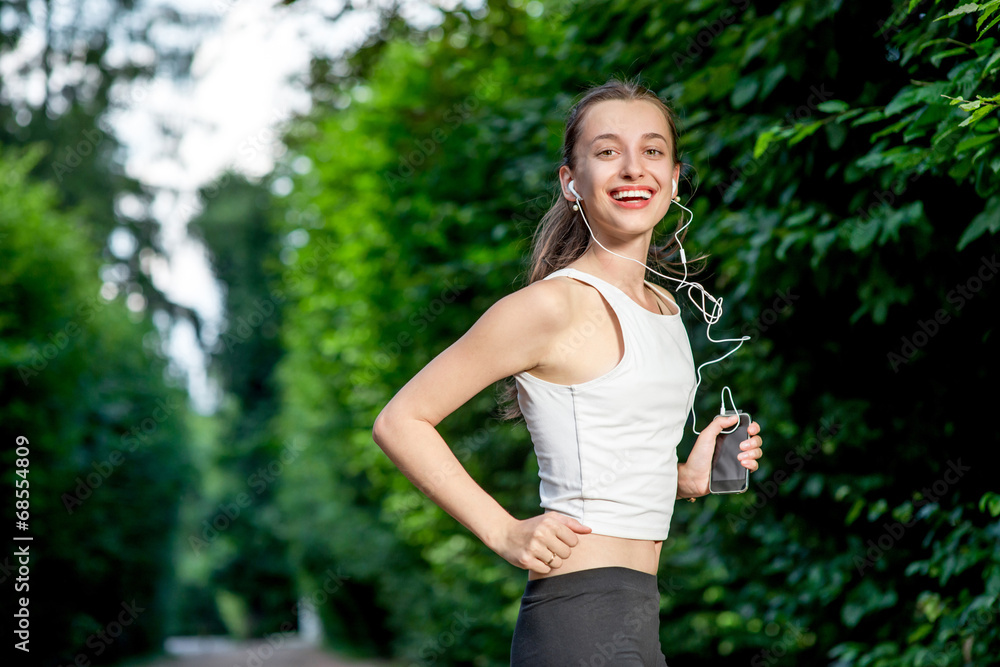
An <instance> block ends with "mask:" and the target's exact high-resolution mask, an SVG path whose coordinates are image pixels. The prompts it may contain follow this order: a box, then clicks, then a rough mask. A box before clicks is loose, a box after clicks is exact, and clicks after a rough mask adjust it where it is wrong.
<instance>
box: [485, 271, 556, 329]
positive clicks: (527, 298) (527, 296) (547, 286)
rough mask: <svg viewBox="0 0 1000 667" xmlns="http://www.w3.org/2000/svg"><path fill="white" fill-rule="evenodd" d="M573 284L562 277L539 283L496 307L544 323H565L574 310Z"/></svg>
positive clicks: (505, 298)
mask: <svg viewBox="0 0 1000 667" xmlns="http://www.w3.org/2000/svg"><path fill="white" fill-rule="evenodd" d="M573 282H574V281H572V280H565V279H562V278H561V277H559V276H556V277H553V278H551V279H548V280H536V281H535V282H533V283H531V284H529V285H525V286H524V287H522V288H521V289H519V290H516V291H514V292H511V293H510V294H508V295H507V296H505V297H503V298H501V299H500V300H499V301H497V303H496V304H495V305H494V308H498V307H499V309H502V310H503V311H505V312H508V313H510V314H511V315H513V316H517V317H525V318H531V319H535V320H538V321H540V322H542V323H544V322H551V323H556V322H565V321H566V320H567V318H568V317H569V316H570V315H571V314H572V311H573V300H574V292H575V290H574V286H573V285H572V284H571V283H573Z"/></svg>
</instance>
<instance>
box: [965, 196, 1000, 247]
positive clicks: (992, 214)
mask: <svg viewBox="0 0 1000 667" xmlns="http://www.w3.org/2000/svg"><path fill="white" fill-rule="evenodd" d="M998 229H1000V196H997V197H993V198H992V199H990V200H989V202H988V203H987V204H986V208H985V210H983V212H982V213H980V214H979V215H977V216H976V217H975V218H973V219H972V222H970V223H969V226H968V227H966V228H965V231H964V232H962V238H960V239H959V240H958V245H957V246H955V249H956V250H959V251H960V250H962V249H963V248H964V247H965V246H967V245H969V244H970V243H972V242H973V241H975V240H976V239H978V238H979V237H980V236H982V235H983V234H985V233H986V232H989V233H991V234H996V232H997V230H998Z"/></svg>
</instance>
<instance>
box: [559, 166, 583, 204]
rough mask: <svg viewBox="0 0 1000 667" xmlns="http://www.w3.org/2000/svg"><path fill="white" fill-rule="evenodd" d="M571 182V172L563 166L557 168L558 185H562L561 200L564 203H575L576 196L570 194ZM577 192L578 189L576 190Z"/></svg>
mask: <svg viewBox="0 0 1000 667" xmlns="http://www.w3.org/2000/svg"><path fill="white" fill-rule="evenodd" d="M572 182H573V172H571V171H570V170H569V167H567V166H566V165H563V166H561V167H559V183H560V184H561V185H562V193H563V198H564V199H565V200H566V201H571V202H576V196H574V195H573V193H572V192H570V189H569V184H570V183H572ZM577 191H578V192H579V189H578V190H577Z"/></svg>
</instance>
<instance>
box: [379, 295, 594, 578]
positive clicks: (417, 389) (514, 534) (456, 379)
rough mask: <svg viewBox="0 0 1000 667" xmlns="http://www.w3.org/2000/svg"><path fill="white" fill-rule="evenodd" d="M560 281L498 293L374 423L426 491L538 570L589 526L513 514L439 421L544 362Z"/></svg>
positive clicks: (554, 327)
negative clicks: (480, 480)
mask: <svg viewBox="0 0 1000 667" xmlns="http://www.w3.org/2000/svg"><path fill="white" fill-rule="evenodd" d="M565 289H566V288H565V286H560V285H559V284H557V283H556V282H554V281H545V282H536V283H533V284H532V285H529V286H528V287H526V288H524V289H522V290H519V291H517V292H515V293H513V294H511V295H509V296H507V297H504V298H503V299H501V300H500V301H498V302H497V303H496V304H494V305H493V306H492V307H491V308H490V309H489V310H488V311H486V313H484V314H483V316H482V317H481V318H480V319H479V321H478V322H476V324H475V325H473V326H472V328H471V329H469V331H468V332H467V333H466V334H465V335H464V336H462V337H461V338H460V339H459V340H458V341H456V342H455V343H454V344H453V345H451V346H450V347H449V348H448V349H446V350H445V351H444V352H442V353H441V354H439V355H438V356H437V357H436V358H434V359H433V360H432V361H431V362H430V363H429V364H427V366H425V367H424V368H423V370H421V371H420V372H419V373H417V375H415V376H414V377H413V379H411V380H410V381H409V382H408V383H407V384H406V385H405V386H404V387H403V388H402V389H400V390H399V392H398V393H397V394H396V395H395V396H394V397H393V399H392V400H391V401H390V402H389V403H388V404H387V405H386V406H385V408H383V409H382V412H381V413H380V414H379V416H378V418H377V419H376V420H375V424H374V428H373V430H372V437H373V438H374V440H375V442H376V443H377V444H378V446H379V447H381V448H382V450H383V451H384V452H385V453H386V455H387V456H388V457H389V458H390V459H391V460H392V462H393V463H395V464H396V466H397V467H398V468H399V469H400V471H402V472H403V474H405V475H406V476H407V477H408V478H409V479H410V481H412V482H413V484H414V485H415V486H416V487H417V488H418V489H420V490H421V491H422V492H423V493H424V494H426V495H427V497H429V498H430V499H431V500H432V501H434V502H435V503H436V504H437V505H438V506H440V507H441V508H442V509H444V510H445V511H446V512H448V514H450V515H451V516H452V517H454V518H455V519H456V520H457V521H459V522H460V523H461V524H462V525H463V526H465V527H466V528H468V529H469V530H470V531H472V532H473V533H474V534H475V535H476V536H477V537H478V538H479V539H480V540H482V541H483V543H484V544H486V545H487V546H488V547H490V548H491V549H493V550H494V551H496V552H497V553H498V554H500V555H501V556H502V557H503V558H505V559H506V560H507V561H508V562H511V563H512V564H514V565H517V566H519V567H523V568H528V569H532V570H535V571H537V572H541V573H543V574H544V573H547V572H548V571H549V570H550V567H549V566H548V565H546V562H548V561H550V560H551V556H552V554H556V555H557V556H559V558H567V557H569V555H570V549H571V547H574V546H576V543H577V538H576V535H575V534H574V531H577V532H589V529H586V528H584V527H583V526H582V525H580V524H579V522H577V521H575V520H574V519H571V518H569V517H565V516H562V515H558V514H555V513H548V514H545V515H541V516H537V517H533V518H532V519H527V520H524V521H518V520H517V519H515V518H514V517H513V516H511V515H510V514H509V513H508V512H507V511H506V510H505V509H504V508H503V507H501V506H500V504H499V503H497V502H496V500H494V499H493V497H492V496H490V495H489V494H488V493H486V491H484V490H483V488H482V487H481V486H479V484H477V483H476V481H475V480H473V479H472V477H471V476H470V475H469V473H468V472H467V471H466V470H465V468H464V467H463V466H462V465H461V463H459V461H458V459H457V458H456V457H455V455H454V453H452V451H451V449H450V448H449V447H448V445H447V443H445V441H444V439H443V438H442V437H441V435H440V433H438V431H437V428H436V426H437V424H438V423H440V422H441V420H443V419H444V418H445V417H447V416H448V415H449V414H451V413H452V412H454V411H455V410H456V409H458V408H459V407H460V406H461V405H463V404H464V403H465V402H466V401H468V400H469V399H470V398H472V397H473V396H475V395H476V394H478V393H479V392H480V391H482V389H483V388H485V387H487V386H489V385H491V384H492V383H494V382H496V381H498V380H500V379H502V378H505V377H508V376H510V375H513V374H515V373H518V372H520V371H523V370H528V369H531V368H534V367H536V366H538V365H539V364H544V363H545V362H546V360H547V358H548V355H549V350H550V349H551V347H552V345H553V341H555V340H557V339H558V336H559V335H560V333H561V332H562V331H563V330H564V329H565V327H566V326H567V323H568V322H569V319H570V318H569V314H570V312H569V311H570V309H569V306H568V301H567V298H566V292H565ZM560 562H561V561H559V559H556V561H555V562H553V565H554V566H556V567H558V565H559V564H560Z"/></svg>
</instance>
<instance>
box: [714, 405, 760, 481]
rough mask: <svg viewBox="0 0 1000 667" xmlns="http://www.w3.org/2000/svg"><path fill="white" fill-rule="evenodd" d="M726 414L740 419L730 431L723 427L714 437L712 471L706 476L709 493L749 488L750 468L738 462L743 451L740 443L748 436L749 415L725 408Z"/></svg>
mask: <svg viewBox="0 0 1000 667" xmlns="http://www.w3.org/2000/svg"><path fill="white" fill-rule="evenodd" d="M726 414H727V415H739V418H740V421H739V425H738V426H737V427H736V430H735V431H733V432H732V433H726V432H725V431H727V430H729V429H731V428H732V426H729V427H727V428H726V429H723V432H722V433H719V435H718V437H717V438H716V439H715V454H714V455H713V456H712V473H711V475H710V476H709V478H708V491H709V493H743V492H744V491H746V490H747V489H748V488H750V470H748V469H747V468H744V467H743V465H742V464H741V463H740V460H739V458H738V457H739V455H740V453H741V452H742V451H743V450H742V449H740V443H741V442H743V441H744V440H746V439H748V438H749V437H750V436H749V434H748V433H747V429H749V428H750V422H751V419H750V415H748V414H747V413H745V412H734V411H733V410H726Z"/></svg>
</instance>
